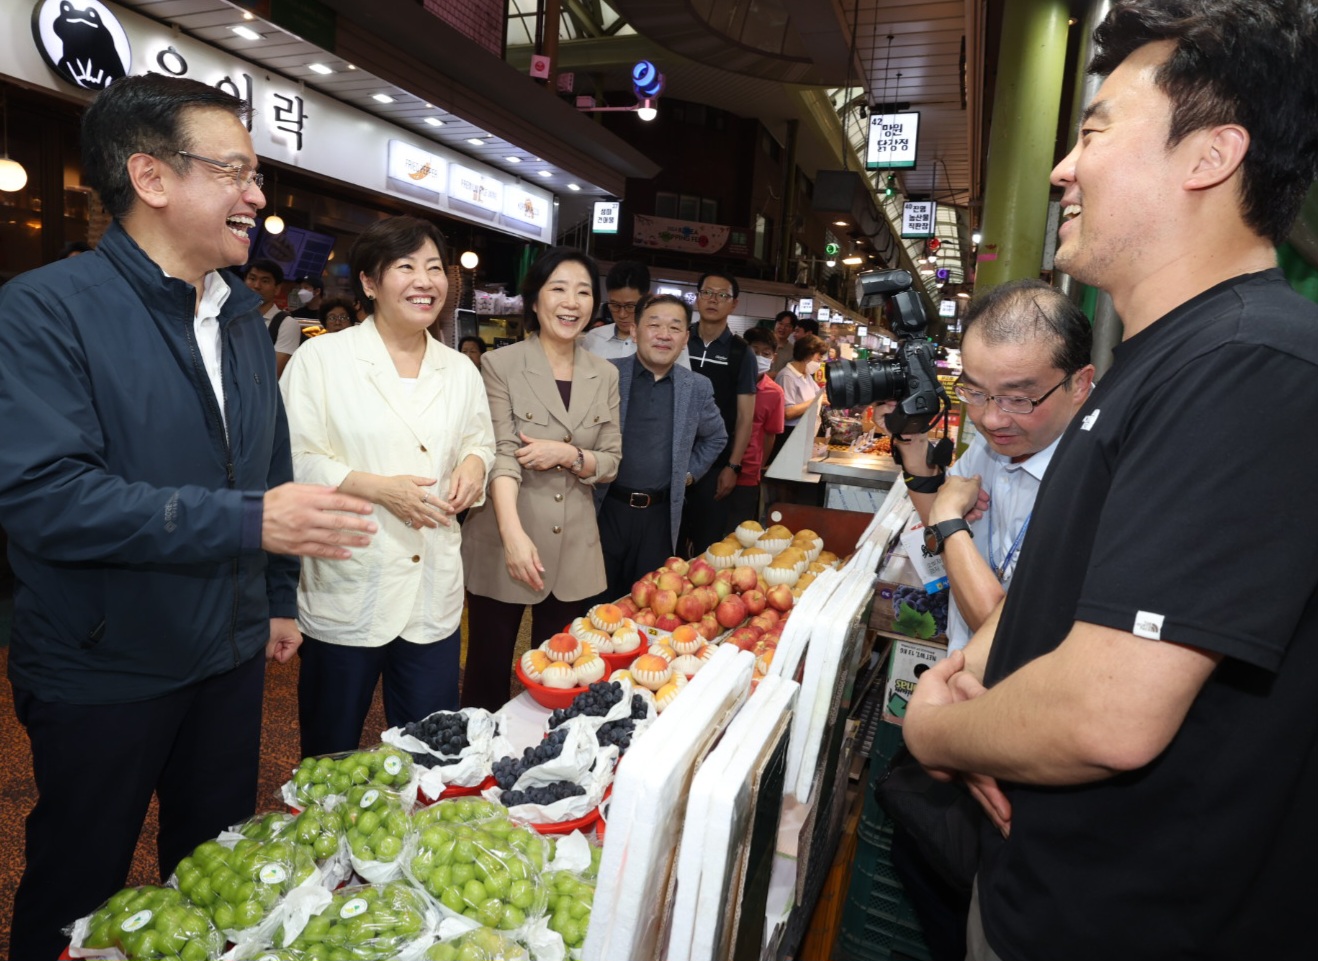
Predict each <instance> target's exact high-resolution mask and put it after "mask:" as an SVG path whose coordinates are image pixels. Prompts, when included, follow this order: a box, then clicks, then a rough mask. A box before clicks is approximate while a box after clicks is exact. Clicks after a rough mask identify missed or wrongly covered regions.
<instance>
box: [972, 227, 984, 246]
mask: <svg viewBox="0 0 1318 961" xmlns="http://www.w3.org/2000/svg"><path fill="white" fill-rule="evenodd" d="M983 239H984V235H983V234H981V233H980V232H979V231H978V230H976V231H975V232H974V233H973V234H971V235H970V242H971V243H972V244H978V243H979V242H980V241H981V240H983Z"/></svg>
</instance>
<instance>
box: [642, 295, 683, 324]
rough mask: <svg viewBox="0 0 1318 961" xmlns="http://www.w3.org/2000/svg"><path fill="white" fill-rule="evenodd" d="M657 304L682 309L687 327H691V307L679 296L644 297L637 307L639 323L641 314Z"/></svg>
mask: <svg viewBox="0 0 1318 961" xmlns="http://www.w3.org/2000/svg"><path fill="white" fill-rule="evenodd" d="M655 304H672V305H673V306H674V307H681V308H682V313H683V315H684V316H685V317H686V323H687V326H688V327H690V326H691V305H690V304H688V303H687V302H686V301H685V300H684V299H683V298H681V297H679V296H677V294H655V295H654V296H653V297H642V298H641V300H640V302H639V303H638V304H637V305H636V315H635V316H636V320H637V323H639V322H640V320H641V314H643V313H645V312H646V311H647V310H649V309H650V308H651V307H653V306H654V305H655Z"/></svg>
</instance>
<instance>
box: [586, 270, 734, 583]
mask: <svg viewBox="0 0 1318 961" xmlns="http://www.w3.org/2000/svg"><path fill="white" fill-rule="evenodd" d="M640 313H641V316H640V317H639V318H638V320H637V323H636V331H635V337H636V353H635V355H634V356H631V357H618V358H615V359H614V360H613V361H612V363H613V364H615V365H617V368H618V394H619V396H620V398H621V401H622V406H621V411H620V418H621V421H622V464H621V466H619V468H618V476H617V477H616V478H614V480H613V482H612V483H611V484H609V485H608V486H607V488H605V489H604V491H603V492H602V497H601V499H600V500H599V512H600V513H599V528H600V544H601V546H602V547H603V549H604V570H605V574H606V575H607V577H608V582H609V586H608V590H607V593H606V598H607V599H608V600H615V599H617V598H619V597H621V596H622V595H624V594H626V593H628V592H629V591H630V590H631V589H632V584H633V583H635V582H636V581H637V580H639V579H640V577H641V575H643V574H645V573H646V572H647V571H652V570H654V569H655V568H656V567H659V566H660V565H661V564H663V562H664V560H665V559H666V558H667V557H668V556H669V555H670V554H671V553H672V552H673V551H674V550H675V549H676V546H677V531H678V526H679V524H680V522H681V519H682V503H683V501H684V499H685V495H686V490H687V487H688V486H689V485H690V484H692V483H693V482H694V481H695V480H697V479H698V478H700V477H703V476H704V475H705V473H706V472H707V471H708V470H709V468H710V465H711V464H713V463H714V458H715V457H717V456H718V454H719V452H720V451H722V450H723V448H724V446H725V445H726V443H727V439H728V433H727V430H726V429H725V428H724V427H723V418H722V417H721V416H720V415H719V412H718V408H717V407H715V406H714V389H713V387H712V386H711V385H710V383H709V381H707V380H706V379H705V378H703V377H697V376H696V375H695V374H693V373H691V371H689V370H687V369H686V368H685V367H683V366H681V365H680V364H678V359H679V358H680V357H681V356H682V353H683V352H684V351H685V350H686V340H687V324H689V323H690V321H691V313H690V310H689V309H688V308H687V305H686V303H685V302H684V301H683V300H682V298H680V297H674V296H673V295H672V294H663V295H660V296H658V297H652V298H650V299H648V300H644V301H642V302H641V308H640Z"/></svg>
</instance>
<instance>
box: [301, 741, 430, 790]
mask: <svg viewBox="0 0 1318 961" xmlns="http://www.w3.org/2000/svg"><path fill="white" fill-rule="evenodd" d="M412 769H413V764H412V756H411V755H410V754H408V753H407V752H406V751H404V750H401V749H400V748H396V747H389V746H387V745H385V746H382V747H378V748H375V749H374V750H371V751H354V752H352V753H351V754H348V755H345V756H343V757H338V758H335V757H304V758H303V759H302V763H301V764H299V765H298V766H297V769H296V770H295V771H294V772H293V794H294V796H295V797H296V798H297V800H298V803H300V804H303V805H306V804H310V803H312V802H313V801H323V800H325V798H327V797H329V796H330V795H331V794H347V793H348V789H349V788H351V787H353V786H360V785H367V784H369V785H374V786H375V787H382V788H388V789H390V790H393V791H397V790H399V789H400V788H402V787H404V786H406V785H407V783H408V782H409V781H411V780H412Z"/></svg>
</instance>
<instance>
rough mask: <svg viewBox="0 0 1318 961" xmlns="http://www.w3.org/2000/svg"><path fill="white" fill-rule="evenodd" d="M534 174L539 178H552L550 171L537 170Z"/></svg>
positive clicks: (552, 174)
mask: <svg viewBox="0 0 1318 961" xmlns="http://www.w3.org/2000/svg"><path fill="white" fill-rule="evenodd" d="M536 173H537V174H538V175H539V176H541V177H552V176H554V172H553V171H552V170H537V171H536Z"/></svg>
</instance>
